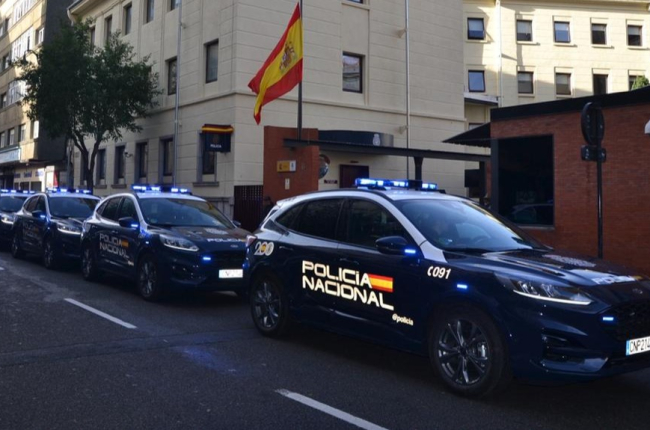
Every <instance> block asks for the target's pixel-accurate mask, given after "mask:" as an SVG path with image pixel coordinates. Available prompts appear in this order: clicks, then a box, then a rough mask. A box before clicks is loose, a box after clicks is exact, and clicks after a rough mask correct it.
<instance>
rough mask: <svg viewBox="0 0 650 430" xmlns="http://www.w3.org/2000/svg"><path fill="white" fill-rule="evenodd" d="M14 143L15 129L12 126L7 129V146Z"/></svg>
mask: <svg viewBox="0 0 650 430" xmlns="http://www.w3.org/2000/svg"><path fill="white" fill-rule="evenodd" d="M14 143H16V130H15V129H13V128H10V129H9V135H8V136H7V146H11V145H13V144H14Z"/></svg>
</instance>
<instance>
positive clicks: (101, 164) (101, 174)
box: [97, 149, 106, 183]
mask: <svg viewBox="0 0 650 430" xmlns="http://www.w3.org/2000/svg"><path fill="white" fill-rule="evenodd" d="M105 180H106V150H105V149H100V150H99V151H97V183H101V181H105Z"/></svg>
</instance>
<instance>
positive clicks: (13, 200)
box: [0, 189, 34, 246]
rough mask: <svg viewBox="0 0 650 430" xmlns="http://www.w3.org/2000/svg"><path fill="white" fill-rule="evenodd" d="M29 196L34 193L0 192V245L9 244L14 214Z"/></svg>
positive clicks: (18, 191) (24, 191) (6, 190)
mask: <svg viewBox="0 0 650 430" xmlns="http://www.w3.org/2000/svg"><path fill="white" fill-rule="evenodd" d="M30 194H34V191H26V190H23V191H21V190H11V189H1V190H0V245H2V246H5V245H8V244H10V243H11V237H12V235H13V228H14V220H15V218H16V212H18V211H19V210H20V208H21V207H22V206H23V203H24V202H25V200H27V197H29V195H30Z"/></svg>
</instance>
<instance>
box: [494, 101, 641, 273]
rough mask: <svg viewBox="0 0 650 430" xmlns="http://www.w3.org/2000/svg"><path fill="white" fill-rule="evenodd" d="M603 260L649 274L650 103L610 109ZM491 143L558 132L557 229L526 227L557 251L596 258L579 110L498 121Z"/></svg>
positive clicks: (592, 176) (592, 175) (591, 187)
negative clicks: (649, 129)
mask: <svg viewBox="0 0 650 430" xmlns="http://www.w3.org/2000/svg"><path fill="white" fill-rule="evenodd" d="M603 115H604V118H605V137H604V139H603V147H604V148H606V149H607V161H606V162H605V163H603V230H604V235H603V255H604V258H605V259H607V260H611V261H614V262H617V263H620V264H624V265H627V266H630V267H634V268H637V269H640V270H642V271H643V272H644V273H646V274H648V275H650V136H646V135H645V134H644V127H645V124H646V122H648V120H650V104H643V105H634V106H625V107H614V108H604V109H603ZM491 134H492V137H493V138H505V137H521V136H534V135H548V134H551V135H553V139H554V149H553V150H554V168H555V228H554V229H548V230H543V229H528V231H530V232H531V233H532V234H533V235H534V236H535V237H537V238H538V239H540V240H541V241H542V242H544V243H546V244H548V245H551V246H553V247H557V248H561V249H569V250H573V251H576V252H580V253H582V254H587V255H598V218H597V177H596V163H595V162H587V161H582V160H581V159H580V147H581V146H582V145H584V144H585V142H584V139H583V137H582V132H581V128H580V112H570V113H562V114H557V115H543V116H538V117H527V118H516V119H513V120H499V121H493V122H492V124H491Z"/></svg>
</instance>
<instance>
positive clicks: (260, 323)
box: [249, 274, 291, 337]
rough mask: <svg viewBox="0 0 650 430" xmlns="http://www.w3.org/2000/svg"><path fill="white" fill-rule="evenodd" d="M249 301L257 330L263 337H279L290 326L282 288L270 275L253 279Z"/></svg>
mask: <svg viewBox="0 0 650 430" xmlns="http://www.w3.org/2000/svg"><path fill="white" fill-rule="evenodd" d="M249 301H250V306H251V315H252V317H253V322H254V323H255V327H256V328H257V330H258V331H259V332H260V333H262V334H263V335H264V336H269V337H280V336H282V335H284V334H286V333H287V331H288V330H289V326H290V322H291V321H290V318H289V301H288V298H287V294H286V291H285V288H284V286H283V285H282V283H281V282H280V280H279V279H278V278H276V277H275V276H272V275H270V274H263V275H261V276H257V277H255V279H254V280H253V282H252V284H251V288H250V294H249Z"/></svg>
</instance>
